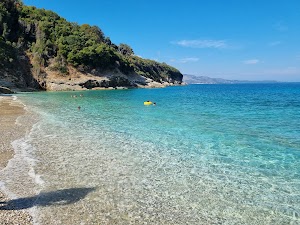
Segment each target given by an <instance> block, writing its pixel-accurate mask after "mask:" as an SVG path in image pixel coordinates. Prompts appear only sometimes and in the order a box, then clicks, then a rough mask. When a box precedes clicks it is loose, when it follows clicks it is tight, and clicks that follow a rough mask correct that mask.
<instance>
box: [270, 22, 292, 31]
mask: <svg viewBox="0 0 300 225" xmlns="http://www.w3.org/2000/svg"><path fill="white" fill-rule="evenodd" d="M273 27H274V28H275V30H277V31H280V32H284V31H287V30H288V29H289V28H288V26H286V25H285V24H284V23H283V22H282V21H279V22H277V23H275V24H274V25H273Z"/></svg>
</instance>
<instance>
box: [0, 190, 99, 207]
mask: <svg viewBox="0 0 300 225" xmlns="http://www.w3.org/2000/svg"><path fill="white" fill-rule="evenodd" d="M94 190H95V188H70V189H63V190H57V191H51V192H46V193H40V194H38V195H36V196H32V197H27V198H18V199H13V200H10V201H7V202H0V210H20V209H28V208H31V207H34V206H42V207H45V206H55V205H69V204H73V203H75V202H78V201H79V200H81V199H83V198H85V196H86V195H87V194H88V193H90V192H92V191H94Z"/></svg>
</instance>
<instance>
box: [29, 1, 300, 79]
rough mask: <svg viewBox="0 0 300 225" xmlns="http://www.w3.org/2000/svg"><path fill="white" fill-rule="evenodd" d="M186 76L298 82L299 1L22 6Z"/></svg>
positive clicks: (78, 2)
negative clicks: (96, 33)
mask: <svg viewBox="0 0 300 225" xmlns="http://www.w3.org/2000/svg"><path fill="white" fill-rule="evenodd" d="M23 2H24V3H25V4H26V5H34V6H36V7H38V8H45V9H49V10H53V11H55V12H56V13H58V14H59V15H60V16H62V17H64V18H66V19H67V20H69V21H71V22H77V23H79V24H84V23H87V24H90V25H97V26H99V27H100V28H101V29H102V31H103V32H104V33H105V35H106V36H108V37H110V38H111V40H112V41H113V42H114V43H116V44H119V43H126V44H128V45H130V46H131V47H132V48H133V50H134V52H135V54H136V55H139V56H141V57H143V58H148V59H154V60H157V61H159V62H165V63H167V64H170V65H172V66H174V67H176V68H178V69H179V70H180V71H181V72H182V73H184V74H193V75H202V76H210V77H219V78H225V79H239V80H278V81H300V1H299V0H172V1H171V0H170V1H168V0H105V1H102V0H85V1H79V0H77V1H74V0H63V1H62V0H24V1H23Z"/></svg>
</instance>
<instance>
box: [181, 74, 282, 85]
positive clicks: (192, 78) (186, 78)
mask: <svg viewBox="0 0 300 225" xmlns="http://www.w3.org/2000/svg"><path fill="white" fill-rule="evenodd" d="M183 82H185V83H186V84H243V83H278V81H275V80H263V81H249V80H226V79H222V78H211V77H207V76H196V75H189V74H184V75H183Z"/></svg>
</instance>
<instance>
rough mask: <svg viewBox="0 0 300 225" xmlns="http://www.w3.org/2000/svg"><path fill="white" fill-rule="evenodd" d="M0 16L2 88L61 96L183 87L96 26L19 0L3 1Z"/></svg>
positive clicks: (175, 75) (164, 68)
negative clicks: (67, 92) (74, 92)
mask: <svg viewBox="0 0 300 225" xmlns="http://www.w3.org/2000/svg"><path fill="white" fill-rule="evenodd" d="M0 14H1V18H0V86H2V87H5V88H9V89H12V90H15V91H28V90H57V91H60V90H86V89H103V88H104V89H105V88H118V87H126V88H134V87H164V86H169V85H180V84H181V83H182V77H183V75H182V74H181V73H180V72H179V70H177V69H176V68H174V67H171V66H169V65H167V64H166V63H159V62H156V61H153V60H149V59H143V58H141V57H138V56H136V55H135V54H134V51H133V49H132V48H131V47H130V46H129V45H127V44H123V43H121V44H119V45H116V44H114V43H112V42H111V40H110V38H109V37H107V36H105V35H104V33H103V32H102V30H101V29H100V28H99V27H97V26H91V25H88V24H82V25H79V24H77V23H72V22H68V21H66V20H65V19H64V18H62V17H60V16H59V15H57V14H56V13H54V12H52V11H49V10H45V9H37V8H36V7H33V6H26V5H24V4H23V3H22V1H19V0H3V1H1V3H0ZM116 29H117V28H116Z"/></svg>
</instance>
